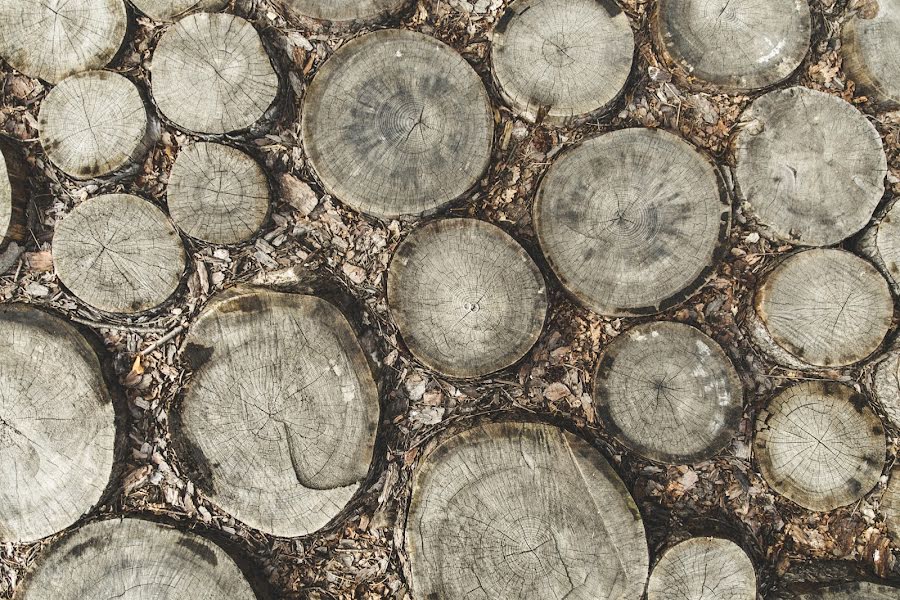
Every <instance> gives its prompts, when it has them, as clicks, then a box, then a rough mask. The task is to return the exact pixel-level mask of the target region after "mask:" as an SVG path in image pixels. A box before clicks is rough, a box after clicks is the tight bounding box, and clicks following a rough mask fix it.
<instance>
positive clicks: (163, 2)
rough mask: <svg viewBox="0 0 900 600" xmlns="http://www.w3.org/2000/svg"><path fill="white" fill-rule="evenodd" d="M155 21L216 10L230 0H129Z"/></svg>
mask: <svg viewBox="0 0 900 600" xmlns="http://www.w3.org/2000/svg"><path fill="white" fill-rule="evenodd" d="M129 1H130V2H131V4H132V5H134V7H135V8H136V9H138V10H139V11H141V12H142V13H144V14H145V15H147V16H148V17H150V18H151V19H153V20H154V21H175V20H177V19H179V18H181V17H183V16H185V15H187V14H189V13H192V12H199V11H204V12H215V11H218V10H222V9H223V8H225V7H226V6H228V1H229V0H129Z"/></svg>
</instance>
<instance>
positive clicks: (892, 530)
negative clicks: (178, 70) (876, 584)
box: [879, 466, 900, 596]
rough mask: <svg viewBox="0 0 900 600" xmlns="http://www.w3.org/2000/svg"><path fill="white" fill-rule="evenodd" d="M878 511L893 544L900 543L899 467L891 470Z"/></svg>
mask: <svg viewBox="0 0 900 600" xmlns="http://www.w3.org/2000/svg"><path fill="white" fill-rule="evenodd" d="M879 509H880V512H881V514H882V515H883V516H884V524H885V527H886V528H887V531H888V534H889V535H890V536H891V539H892V540H893V541H894V543H896V542H898V541H900V466H895V467H894V468H893V469H892V470H891V474H890V478H889V479H888V483H887V487H886V488H885V490H884V494H882V496H881V503H880V505H879ZM898 596H900V594H898Z"/></svg>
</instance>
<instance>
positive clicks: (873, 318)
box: [748, 248, 894, 368]
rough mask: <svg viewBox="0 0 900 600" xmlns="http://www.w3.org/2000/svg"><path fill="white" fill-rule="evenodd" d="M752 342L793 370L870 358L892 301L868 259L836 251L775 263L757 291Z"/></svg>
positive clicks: (819, 251)
mask: <svg viewBox="0 0 900 600" xmlns="http://www.w3.org/2000/svg"><path fill="white" fill-rule="evenodd" d="M754 306H755V313H754V314H750V315H749V316H748V324H749V328H750V333H751V339H753V341H754V342H755V343H756V345H757V346H758V347H760V349H762V350H763V351H764V352H766V353H767V354H768V355H769V356H770V357H771V358H772V359H774V360H776V361H777V362H780V363H782V364H785V365H786V366H791V367H795V368H804V367H808V366H813V367H835V366H844V365H850V364H853V363H855V362H858V361H860V360H862V359H864V358H866V357H867V356H869V355H870V354H872V353H873V352H874V351H875V350H876V349H878V347H879V346H880V345H881V342H882V340H884V338H885V336H886V335H887V333H888V330H889V329H890V327H891V321H892V318H893V313H894V303H893V299H892V297H891V291H890V288H889V286H888V284H887V281H885V279H884V277H882V276H881V274H880V273H879V272H878V270H877V269H876V268H875V267H874V266H872V265H871V264H870V263H869V262H868V261H866V260H864V259H862V258H860V257H858V256H856V255H854V254H852V253H850V252H847V251H845V250H839V249H834V248H823V249H818V248H816V249H812V250H805V251H802V252H798V253H795V254H792V255H790V256H788V257H787V258H785V259H784V260H783V261H782V262H781V263H779V264H778V265H777V266H776V267H775V268H774V269H773V270H772V271H771V272H770V273H769V274H768V275H766V276H765V279H764V280H763V282H762V284H761V285H760V286H759V287H758V288H757V291H756V296H755V300H754Z"/></svg>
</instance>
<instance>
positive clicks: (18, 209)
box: [0, 139, 28, 270]
mask: <svg viewBox="0 0 900 600" xmlns="http://www.w3.org/2000/svg"><path fill="white" fill-rule="evenodd" d="M27 204H28V183H27V171H26V165H25V161H24V160H23V159H22V155H21V153H20V152H19V150H18V148H16V147H15V146H14V145H13V144H12V143H10V142H7V141H6V140H3V139H0V252H2V251H3V250H5V249H6V248H7V247H8V246H9V245H10V244H11V243H19V242H22V241H23V240H24V239H25V237H26V235H27V233H28V227H27V225H28V220H27V216H26V212H25V209H26V206H27ZM0 270H2V269H0Z"/></svg>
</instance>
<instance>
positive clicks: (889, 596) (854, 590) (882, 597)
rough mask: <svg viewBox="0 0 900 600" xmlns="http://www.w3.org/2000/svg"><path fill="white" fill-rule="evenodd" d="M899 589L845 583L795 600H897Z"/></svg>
mask: <svg viewBox="0 0 900 600" xmlns="http://www.w3.org/2000/svg"><path fill="white" fill-rule="evenodd" d="M897 598H900V588H895V587H891V586H887V585H880V584H877V583H869V582H859V583H845V584H841V585H834V586H829V587H826V588H824V589H822V590H820V591H816V592H810V593H808V594H801V595H800V596H798V597H797V600H897Z"/></svg>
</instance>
